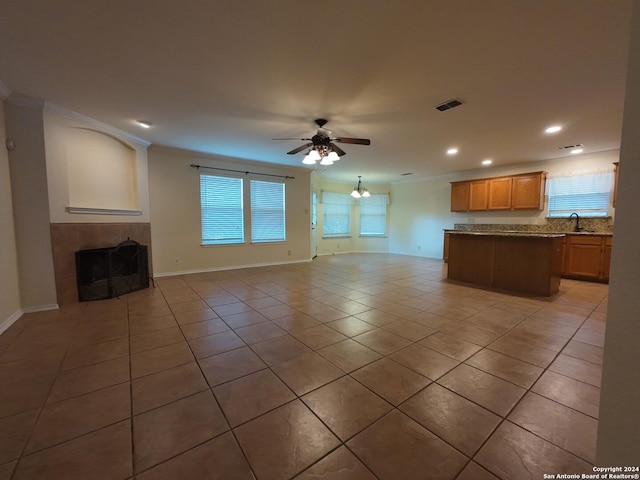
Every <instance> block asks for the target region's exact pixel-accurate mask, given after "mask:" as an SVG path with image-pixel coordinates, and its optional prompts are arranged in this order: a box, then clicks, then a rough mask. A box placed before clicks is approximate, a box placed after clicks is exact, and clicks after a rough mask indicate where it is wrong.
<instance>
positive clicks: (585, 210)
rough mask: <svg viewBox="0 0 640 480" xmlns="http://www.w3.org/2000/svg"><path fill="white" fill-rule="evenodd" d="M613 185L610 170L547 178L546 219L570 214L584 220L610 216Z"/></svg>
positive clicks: (564, 216)
mask: <svg viewBox="0 0 640 480" xmlns="http://www.w3.org/2000/svg"><path fill="white" fill-rule="evenodd" d="M613 186H614V173H613V170H607V171H594V172H580V173H571V174H561V175H556V176H550V177H549V178H548V179H547V199H548V200H547V218H567V217H569V215H571V214H572V213H577V214H578V215H579V216H580V217H584V218H606V217H610V216H611V207H612V204H611V199H612V194H613ZM561 197H564V198H561ZM562 207H564V208H562Z"/></svg>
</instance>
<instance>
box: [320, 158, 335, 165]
mask: <svg viewBox="0 0 640 480" xmlns="http://www.w3.org/2000/svg"><path fill="white" fill-rule="evenodd" d="M320 165H325V166H329V165H333V160H331V159H330V158H329V157H328V156H326V157H322V160H320Z"/></svg>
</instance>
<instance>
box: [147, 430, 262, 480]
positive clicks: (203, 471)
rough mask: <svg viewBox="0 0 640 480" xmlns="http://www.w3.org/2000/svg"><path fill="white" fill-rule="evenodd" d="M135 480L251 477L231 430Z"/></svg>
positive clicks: (236, 479)
mask: <svg viewBox="0 0 640 480" xmlns="http://www.w3.org/2000/svg"><path fill="white" fill-rule="evenodd" d="M136 478H137V479H138V480H175V479H177V478H182V479H185V480H190V479H194V480H195V479H207V480H227V479H235V480H253V479H254V476H253V474H252V473H251V468H250V467H249V464H248V463H247V460H246V459H245V458H244V455H243V454H242V450H240V447H239V446H238V443H237V442H236V441H235V439H234V438H233V435H232V434H231V433H230V432H227V433H223V434H222V435H220V436H218V437H216V438H214V439H212V440H209V441H207V442H205V443H203V444H202V445H199V446H197V447H195V448H193V449H191V450H188V451H186V452H184V453H182V454H180V455H178V456H176V457H174V458H172V459H170V460H167V461H166V462H164V463H161V464H160V465H158V466H156V467H153V468H151V469H150V470H147V471H146V472H144V473H142V474H139V475H137V477H136Z"/></svg>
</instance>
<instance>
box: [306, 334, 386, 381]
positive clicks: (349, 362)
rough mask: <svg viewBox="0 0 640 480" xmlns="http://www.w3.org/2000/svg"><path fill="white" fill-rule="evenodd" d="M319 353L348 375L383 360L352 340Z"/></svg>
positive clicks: (330, 346)
mask: <svg viewBox="0 0 640 480" xmlns="http://www.w3.org/2000/svg"><path fill="white" fill-rule="evenodd" d="M317 353H319V354H320V355H322V356H323V357H324V358H326V359H327V360H329V361H330V362H331V363H333V364H334V365H335V366H337V367H338V368H340V369H342V370H344V371H345V372H347V373H349V372H352V371H353V370H357V369H358V368H360V367H364V366H365V365H367V364H369V363H371V362H374V361H376V360H378V359H379V358H382V355H380V354H379V353H378V352H375V351H373V350H371V349H370V348H369V347H365V346H364V345H361V344H360V343H358V342H355V341H353V340H351V339H348V340H344V341H342V342H339V343H334V344H333V345H329V346H328V347H324V348H321V349H320V350H318V351H317Z"/></svg>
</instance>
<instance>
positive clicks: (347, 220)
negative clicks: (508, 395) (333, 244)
mask: <svg viewBox="0 0 640 480" xmlns="http://www.w3.org/2000/svg"><path fill="white" fill-rule="evenodd" d="M322 203H323V204H324V223H323V225H322V236H323V237H349V236H351V205H353V198H352V197H351V195H349V194H346V193H331V192H322Z"/></svg>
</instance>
